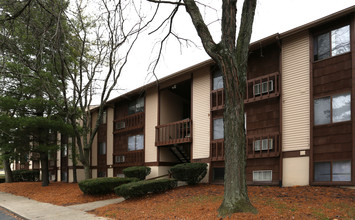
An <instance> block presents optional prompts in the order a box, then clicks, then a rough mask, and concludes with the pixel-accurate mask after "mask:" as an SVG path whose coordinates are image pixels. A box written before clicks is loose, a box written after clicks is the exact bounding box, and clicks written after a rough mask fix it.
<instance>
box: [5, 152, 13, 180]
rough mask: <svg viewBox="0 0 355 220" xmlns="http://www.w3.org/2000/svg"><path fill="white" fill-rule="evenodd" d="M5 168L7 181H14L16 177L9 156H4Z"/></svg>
mask: <svg viewBox="0 0 355 220" xmlns="http://www.w3.org/2000/svg"><path fill="white" fill-rule="evenodd" d="M4 170H5V182H6V183H12V182H13V181H14V179H13V177H12V171H11V167H10V161H9V159H8V158H4Z"/></svg>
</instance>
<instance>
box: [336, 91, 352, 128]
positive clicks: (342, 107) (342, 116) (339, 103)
mask: <svg viewBox="0 0 355 220" xmlns="http://www.w3.org/2000/svg"><path fill="white" fill-rule="evenodd" d="M350 104H351V97H350V93H348V94H342V95H337V96H333V100H332V110H333V122H340V121H350V120H351V109H350Z"/></svg>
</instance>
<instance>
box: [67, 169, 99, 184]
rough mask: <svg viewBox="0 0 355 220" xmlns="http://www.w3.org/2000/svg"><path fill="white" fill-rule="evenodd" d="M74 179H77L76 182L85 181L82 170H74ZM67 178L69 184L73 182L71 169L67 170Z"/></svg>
mask: <svg viewBox="0 0 355 220" xmlns="http://www.w3.org/2000/svg"><path fill="white" fill-rule="evenodd" d="M76 177H77V180H78V182H80V181H82V180H84V179H85V171H84V169H76ZM68 178H69V183H72V182H73V169H69V173H68ZM93 178H94V176H93Z"/></svg>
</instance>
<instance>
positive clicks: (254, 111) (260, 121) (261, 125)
mask: <svg viewBox="0 0 355 220" xmlns="http://www.w3.org/2000/svg"><path fill="white" fill-rule="evenodd" d="M245 110H246V113H247V135H257V134H267V133H274V132H279V131H280V100H279V99H278V98H273V99H267V100H263V101H259V102H254V103H250V104H248V105H246V107H245Z"/></svg>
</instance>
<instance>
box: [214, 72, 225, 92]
mask: <svg viewBox="0 0 355 220" xmlns="http://www.w3.org/2000/svg"><path fill="white" fill-rule="evenodd" d="M222 88H223V76H222V72H221V71H220V70H216V71H214V72H213V88H212V90H217V89H222Z"/></svg>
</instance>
